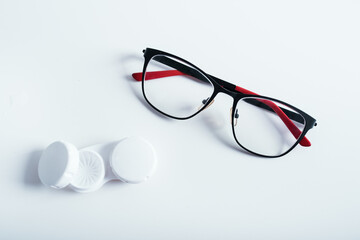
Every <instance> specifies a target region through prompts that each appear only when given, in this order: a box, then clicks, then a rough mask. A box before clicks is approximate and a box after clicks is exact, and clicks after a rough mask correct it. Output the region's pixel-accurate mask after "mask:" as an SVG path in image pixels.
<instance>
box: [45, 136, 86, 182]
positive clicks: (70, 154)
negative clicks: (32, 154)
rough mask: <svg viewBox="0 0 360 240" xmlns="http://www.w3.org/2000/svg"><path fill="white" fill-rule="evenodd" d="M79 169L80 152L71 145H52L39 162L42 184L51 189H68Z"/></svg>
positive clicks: (60, 143) (61, 143)
mask: <svg viewBox="0 0 360 240" xmlns="http://www.w3.org/2000/svg"><path fill="white" fill-rule="evenodd" d="M78 168H79V152H78V150H77V149H76V148H75V147H74V146H73V145H72V144H69V143H66V142H61V141H58V142H54V143H52V144H50V145H49V146H48V147H47V148H46V149H45V151H44V152H43V154H42V155H41V158H40V160H39V166H38V173H39V178H40V180H41V182H42V183H43V184H44V185H46V186H49V187H53V188H63V187H66V186H67V185H68V184H69V183H70V181H71V180H72V179H73V176H74V174H75V173H76V172H77V170H78Z"/></svg>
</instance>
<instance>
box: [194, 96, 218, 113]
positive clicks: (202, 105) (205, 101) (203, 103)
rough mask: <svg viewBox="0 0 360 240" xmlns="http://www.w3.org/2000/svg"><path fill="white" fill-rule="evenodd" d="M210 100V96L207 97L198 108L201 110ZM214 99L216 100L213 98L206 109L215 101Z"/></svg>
mask: <svg viewBox="0 0 360 240" xmlns="http://www.w3.org/2000/svg"><path fill="white" fill-rule="evenodd" d="M208 100H209V97H208V98H207V99H204V100H202V104H201V105H200V106H199V107H198V110H200V109H201V108H202V107H204V105H205V104H206V103H207V101H208ZM214 100H215V99H213V100H212V101H211V102H210V103H209V105H207V106H206V108H205V109H207V108H208V107H210V105H211V104H213V103H214ZM205 109H204V110H205Z"/></svg>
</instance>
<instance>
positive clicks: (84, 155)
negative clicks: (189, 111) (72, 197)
mask: <svg viewBox="0 0 360 240" xmlns="http://www.w3.org/2000/svg"><path fill="white" fill-rule="evenodd" d="M156 164H157V157H156V153H155V150H154V148H153V146H152V145H151V144H150V143H149V142H148V141H147V140H145V139H143V138H141V137H130V138H125V139H122V140H120V141H115V142H110V143H105V144H98V145H93V146H89V147H85V148H82V149H80V150H78V149H77V148H76V147H75V146H74V145H73V144H71V143H68V142H64V141H57V142H54V143H52V144H50V145H49V146H48V147H47V148H46V149H45V150H44V152H43V153H42V155H41V158H40V160H39V165H38V174H39V178H40V180H41V182H42V183H43V184H44V185H46V186H48V187H52V188H57V189H60V188H65V187H67V186H69V187H70V188H72V189H73V190H75V191H77V192H92V191H96V190H98V189H99V188H100V187H102V185H104V184H105V183H106V182H108V181H111V180H120V181H122V182H125V183H141V182H144V181H146V180H147V179H148V178H149V177H150V176H151V175H152V174H153V173H154V171H155V168H156Z"/></svg>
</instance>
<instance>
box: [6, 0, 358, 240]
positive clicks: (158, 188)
mask: <svg viewBox="0 0 360 240" xmlns="http://www.w3.org/2000/svg"><path fill="white" fill-rule="evenodd" d="M359 12H360V3H359V1H355V0H354V1H247V2H243V1H165V0H164V1H45V0H44V1H41V0H39V1H0V161H1V167H0V239H267V240H268V239H327V240H328V239H359V238H360V228H359V222H360V187H359V186H360V176H359V171H360V160H359V157H358V148H359V134H360V131H359V117H360V114H359V99H358V96H359V93H360V90H359V89H360V88H359V84H358V83H359V81H360V70H359V69H360V68H359V66H360V47H359V46H360V45H359V42H360V33H359V29H360V26H359V25H360V14H359ZM146 47H153V48H158V49H161V50H164V51H167V52H170V53H173V54H176V55H178V56H181V57H183V58H185V59H188V60H189V61H191V62H193V63H194V64H196V65H197V66H199V67H200V68H202V69H203V70H204V71H206V72H208V73H210V74H213V75H215V76H218V77H220V78H222V79H225V80H228V81H230V82H233V83H235V84H237V85H239V86H242V87H245V88H247V89H249V90H253V91H255V92H257V93H259V94H262V95H266V96H271V97H275V98H278V99H282V100H284V101H286V102H289V103H290V104H293V105H294V106H297V107H299V108H300V109H302V110H304V111H305V112H307V113H309V114H310V115H312V116H313V117H315V118H316V119H317V121H318V126H317V127H315V128H314V129H312V130H310V132H309V133H308V135H307V136H308V138H309V139H310V140H311V142H312V146H311V147H310V148H304V147H300V146H299V147H297V148H296V149H295V150H294V151H293V152H291V153H290V154H288V155H286V156H284V157H282V158H278V159H264V158H258V157H254V156H251V155H248V154H244V153H242V152H241V151H238V150H236V149H235V148H234V146H235V145H234V140H233V138H232V135H231V134H232V133H231V125H230V120H229V108H230V107H231V104H232V102H231V98H230V97H227V96H225V95H220V96H218V97H217V99H216V101H215V102H214V104H213V105H212V106H211V107H210V108H208V109H207V110H205V112H203V113H201V114H200V115H198V116H196V117H195V118H193V119H191V120H187V121H176V120H169V119H166V118H164V117H161V116H159V115H158V114H156V113H154V112H153V111H152V110H151V109H150V108H149V107H148V106H147V104H146V103H145V102H144V100H143V97H142V95H141V90H140V84H139V83H137V82H134V81H133V80H132V79H131V78H130V74H131V73H132V72H137V71H141V69H142V64H143V57H142V52H141V51H142V50H143V49H144V48H146ZM133 135H141V136H143V137H145V138H147V139H148V140H149V141H151V142H152V143H153V145H154V147H155V148H156V150H157V153H158V156H159V165H158V169H157V172H156V173H155V175H154V176H153V177H152V178H151V179H150V180H149V181H148V182H146V183H144V184H139V185H126V184H121V183H119V182H112V183H109V184H106V185H104V186H103V188H102V189H100V190H99V191H97V192H94V193H89V194H79V193H75V192H73V191H71V190H53V189H49V188H46V187H44V186H42V185H41V183H40V182H39V179H38V177H37V161H38V159H39V156H40V154H41V151H42V150H43V149H44V148H45V147H46V146H47V145H48V144H50V143H51V142H52V141H55V140H58V139H62V140H67V141H69V142H71V143H73V144H75V145H76V146H77V147H79V148H81V147H85V146H88V145H92V144H97V143H102V142H107V141H113V140H117V139H121V138H123V137H126V136H133Z"/></svg>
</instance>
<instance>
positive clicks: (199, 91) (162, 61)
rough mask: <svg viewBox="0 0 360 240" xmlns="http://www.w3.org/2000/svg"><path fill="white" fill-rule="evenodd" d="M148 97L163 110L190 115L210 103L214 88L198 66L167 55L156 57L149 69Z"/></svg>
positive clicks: (173, 113) (147, 76) (185, 115)
mask: <svg viewBox="0 0 360 240" xmlns="http://www.w3.org/2000/svg"><path fill="white" fill-rule="evenodd" d="M143 90H144V94H145V96H146V99H147V100H148V101H149V102H150V103H151V105H153V106H154V107H155V108H157V109H158V110H160V111H161V112H163V113H166V114H168V115H170V116H173V117H177V118H187V117H190V116H192V115H193V114H195V113H197V112H198V111H199V110H201V109H202V108H203V106H204V105H205V104H206V103H207V102H208V100H209V99H210V97H211V95H212V93H213V92H214V87H213V85H212V83H211V81H210V80H209V79H208V78H207V77H206V76H205V75H204V74H202V73H201V72H199V71H198V70H197V69H195V68H193V67H191V66H190V65H188V64H186V63H185V62H183V61H180V60H178V59H176V58H171V57H168V56H165V55H156V56H154V57H152V59H151V60H150V62H149V64H148V65H147V67H146V71H145V81H144V82H143Z"/></svg>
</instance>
